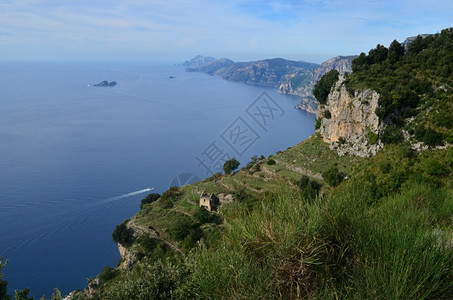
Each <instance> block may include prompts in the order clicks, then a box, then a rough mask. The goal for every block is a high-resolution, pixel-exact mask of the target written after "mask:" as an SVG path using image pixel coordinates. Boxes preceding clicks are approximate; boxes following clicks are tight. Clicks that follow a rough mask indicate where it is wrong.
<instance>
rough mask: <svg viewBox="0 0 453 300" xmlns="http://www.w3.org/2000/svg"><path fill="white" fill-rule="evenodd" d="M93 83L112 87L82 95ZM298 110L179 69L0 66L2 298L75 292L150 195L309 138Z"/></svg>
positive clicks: (111, 256)
mask: <svg viewBox="0 0 453 300" xmlns="http://www.w3.org/2000/svg"><path fill="white" fill-rule="evenodd" d="M170 75H171V76H175V77H176V78H174V79H170V78H169V76H170ZM102 80H109V81H113V80H115V81H117V82H118V85H117V86H115V87H93V86H89V85H90V84H91V85H92V84H93V83H97V82H100V81H102ZM263 93H264V94H263ZM297 102H298V98H296V97H291V96H284V95H279V94H278V93H277V92H276V89H274V88H265V87H259V86H251V85H245V84H239V83H232V82H228V81H225V80H223V79H221V78H219V77H216V76H209V75H206V74H201V73H187V72H185V70H184V68H183V67H181V66H170V65H139V64H136V65H131V64H88V63H19V62H14V63H6V62H3V63H0V256H3V257H4V258H6V259H8V260H9V263H8V264H7V266H6V267H5V269H4V270H3V274H4V279H5V280H6V281H8V287H9V293H13V291H14V289H23V288H25V287H29V288H30V290H31V294H33V295H34V296H35V297H40V296H41V295H43V294H46V295H48V296H49V295H50V294H51V293H52V291H53V289H54V288H55V287H58V288H59V289H60V290H61V291H62V293H63V294H67V293H68V292H70V291H71V290H74V289H80V288H83V287H84V286H85V285H86V282H87V279H88V278H89V277H95V276H96V274H97V273H99V272H100V271H101V269H102V267H103V266H105V265H110V266H115V265H116V263H117V262H118V259H119V254H118V250H117V247H116V244H114V243H113V241H112V238H111V233H112V231H113V229H114V228H115V226H116V225H117V224H119V223H121V222H122V221H123V220H124V219H127V218H130V217H132V216H133V215H134V214H135V213H136V212H137V211H138V209H139V204H140V200H141V199H142V198H144V197H145V196H146V195H147V193H149V192H150V189H149V188H150V187H155V190H154V191H156V192H159V193H162V192H164V191H165V190H167V189H168V188H169V186H170V185H174V184H175V183H184V182H186V181H188V180H189V179H190V178H192V180H193V179H194V178H205V177H207V176H208V175H209V172H208V171H207V170H208V169H209V170H210V171H211V172H213V171H216V168H218V166H219V162H221V159H222V158H226V157H232V156H235V157H236V158H237V159H238V160H239V161H240V162H241V164H242V166H243V165H245V164H246V163H247V162H248V161H249V160H250V157H251V156H253V155H255V154H257V155H265V156H268V155H270V154H273V153H275V152H276V151H279V150H284V149H286V148H287V147H290V146H293V145H296V144H297V143H299V142H301V141H302V140H304V139H306V138H307V137H308V136H309V135H311V134H312V133H313V132H314V122H315V117H314V115H312V114H309V113H307V112H304V111H301V110H296V109H294V106H295V105H296V104H297Z"/></svg>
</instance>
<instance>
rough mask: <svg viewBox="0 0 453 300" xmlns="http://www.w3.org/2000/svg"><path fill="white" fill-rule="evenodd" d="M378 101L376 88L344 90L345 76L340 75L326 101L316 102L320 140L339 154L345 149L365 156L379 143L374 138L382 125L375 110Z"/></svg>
mask: <svg viewBox="0 0 453 300" xmlns="http://www.w3.org/2000/svg"><path fill="white" fill-rule="evenodd" d="M352 93H353V94H352ZM378 101H379V94H378V93H377V92H376V91H373V90H365V91H351V90H350V91H348V89H347V88H346V85H345V76H342V75H340V77H339V80H338V81H337V83H336V84H335V86H334V87H333V88H332V90H331V92H330V94H329V96H328V99H327V104H326V105H320V107H319V109H318V112H317V118H318V119H319V120H320V126H319V129H318V131H319V133H320V134H321V136H322V137H323V140H324V141H325V142H327V143H329V145H330V148H331V149H335V150H337V151H338V154H339V155H344V154H346V153H349V154H353V155H358V156H361V157H365V156H370V155H374V154H376V153H377V152H378V151H379V150H380V149H382V147H383V144H382V143H381V142H380V141H378V140H377V137H378V134H379V131H380V130H381V129H382V128H383V127H382V124H381V122H380V120H379V118H378V116H377V115H376V113H375V111H376V108H377V107H378ZM318 122H319V121H318Z"/></svg>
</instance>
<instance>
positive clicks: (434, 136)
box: [423, 128, 443, 147]
mask: <svg viewBox="0 0 453 300" xmlns="http://www.w3.org/2000/svg"><path fill="white" fill-rule="evenodd" d="M423 143H425V144H426V145H427V146H429V147H432V146H440V145H442V144H443V136H442V134H441V133H439V132H437V131H435V130H433V129H431V128H428V129H426V132H425V135H424V136H423Z"/></svg>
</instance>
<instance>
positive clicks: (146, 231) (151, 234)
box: [128, 217, 182, 254]
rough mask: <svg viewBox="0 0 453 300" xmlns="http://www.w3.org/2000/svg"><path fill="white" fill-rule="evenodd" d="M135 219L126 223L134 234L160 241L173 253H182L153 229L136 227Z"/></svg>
mask: <svg viewBox="0 0 453 300" xmlns="http://www.w3.org/2000/svg"><path fill="white" fill-rule="evenodd" d="M135 220H136V219H135V217H133V218H132V219H131V220H130V221H129V223H128V226H129V227H130V228H132V229H133V230H134V231H135V232H138V233H139V234H146V235H148V236H149V237H151V238H153V239H156V240H158V241H161V242H163V243H164V244H166V245H167V246H168V247H170V248H171V249H173V250H174V251H176V252H178V253H181V254H182V251H181V249H179V248H178V247H177V246H175V245H174V244H172V243H170V242H169V241H167V240H166V239H163V238H161V237H160V236H159V232H158V231H157V230H155V229H150V228H145V227H142V226H140V225H137V224H136V223H135Z"/></svg>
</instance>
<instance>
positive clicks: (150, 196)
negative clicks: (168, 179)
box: [140, 193, 160, 209]
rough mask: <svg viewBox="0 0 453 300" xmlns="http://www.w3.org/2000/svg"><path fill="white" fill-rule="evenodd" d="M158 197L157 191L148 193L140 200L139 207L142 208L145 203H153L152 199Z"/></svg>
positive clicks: (154, 199)
mask: <svg viewBox="0 0 453 300" xmlns="http://www.w3.org/2000/svg"><path fill="white" fill-rule="evenodd" d="M159 198H160V195H159V194H158V193H151V194H149V195H148V196H146V198H144V199H142V202H141V203H140V209H142V208H143V206H144V205H145V204H148V203H153V202H154V201H156V200H157V199H159Z"/></svg>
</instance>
